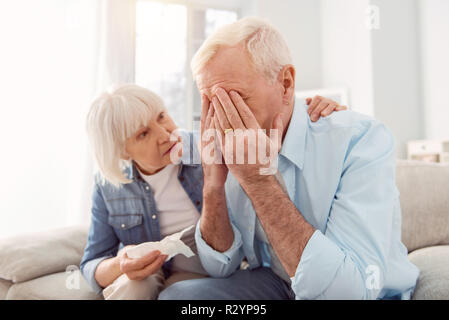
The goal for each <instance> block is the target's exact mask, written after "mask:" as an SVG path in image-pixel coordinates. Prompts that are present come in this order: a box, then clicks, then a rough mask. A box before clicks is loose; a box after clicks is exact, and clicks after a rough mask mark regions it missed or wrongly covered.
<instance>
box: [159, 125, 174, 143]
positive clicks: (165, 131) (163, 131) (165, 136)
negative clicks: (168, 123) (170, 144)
mask: <svg viewBox="0 0 449 320" xmlns="http://www.w3.org/2000/svg"><path fill="white" fill-rule="evenodd" d="M157 131H158V139H159V142H160V143H163V142H167V141H169V140H170V135H171V130H170V128H168V127H165V126H163V125H158V130H157Z"/></svg>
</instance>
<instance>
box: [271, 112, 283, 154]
mask: <svg viewBox="0 0 449 320" xmlns="http://www.w3.org/2000/svg"><path fill="white" fill-rule="evenodd" d="M272 128H273V129H274V130H277V140H278V141H277V143H278V149H280V148H281V143H282V133H283V132H284V122H283V121H282V114H281V113H279V114H278V115H276V116H275V117H274V119H273V125H272Z"/></svg>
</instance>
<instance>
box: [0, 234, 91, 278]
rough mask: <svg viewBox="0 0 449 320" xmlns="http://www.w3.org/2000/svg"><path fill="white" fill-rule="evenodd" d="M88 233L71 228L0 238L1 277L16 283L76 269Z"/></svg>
mask: <svg viewBox="0 0 449 320" xmlns="http://www.w3.org/2000/svg"><path fill="white" fill-rule="evenodd" d="M87 233H88V226H74V227H67V228H58V229H53V230H50V231H48V232H39V233H28V234H24V235H19V236H13V237H7V238H3V239H0V278H3V279H5V280H11V281H13V282H14V283H17V282H22V281H27V280H31V279H34V278H37V277H40V276H43V275H47V274H51V273H55V272H61V271H65V270H66V268H67V267H68V266H70V265H77V266H78V265H79V263H80V261H81V258H82V255H83V253H84V247H85V246H86V242H87Z"/></svg>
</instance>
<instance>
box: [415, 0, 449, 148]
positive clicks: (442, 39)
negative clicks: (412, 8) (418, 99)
mask: <svg viewBox="0 0 449 320" xmlns="http://www.w3.org/2000/svg"><path fill="white" fill-rule="evenodd" d="M418 8H419V13H420V15H419V18H420V20H421V33H420V36H421V59H422V60H421V61H422V72H421V74H422V97H423V106H424V110H425V111H424V119H425V135H426V138H429V139H449V1H447V0H420V1H419V7H418Z"/></svg>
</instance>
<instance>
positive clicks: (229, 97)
mask: <svg viewBox="0 0 449 320" xmlns="http://www.w3.org/2000/svg"><path fill="white" fill-rule="evenodd" d="M306 102H307V105H309V108H308V110H307V112H308V114H309V115H310V118H311V120H312V121H317V120H318V119H319V118H320V117H321V116H323V117H325V116H328V115H329V114H331V113H332V112H334V111H340V110H346V109H347V107H346V106H340V105H339V104H338V103H336V102H335V101H333V100H331V99H328V98H323V97H321V96H315V97H313V99H312V98H307V99H306ZM201 110H202V112H201V141H200V150H201V159H202V163H203V170H204V177H205V186H207V187H223V186H224V183H225V182H226V177H227V173H228V170H231V172H232V173H233V175H234V177H235V178H236V179H237V180H238V181H239V182H240V184H241V185H242V186H243V185H244V184H245V183H246V182H250V181H257V180H258V178H259V179H260V178H263V176H266V175H271V174H274V173H275V172H276V169H277V162H276V161H277V153H278V152H279V150H280V147H281V142H282V133H283V129H284V126H283V123H282V119H281V114H278V115H276V116H275V117H274V120H273V124H272V130H271V131H270V132H265V131H264V130H262V129H261V128H260V125H259V123H258V122H257V120H256V118H255V117H254V115H253V113H252V112H251V110H250V109H249V107H248V105H247V104H246V103H245V102H244V100H243V99H242V97H241V96H240V95H239V94H238V93H237V92H235V91H230V92H229V93H227V92H226V91H225V90H224V89H222V88H219V89H217V92H216V96H214V97H213V98H212V102H211V101H209V99H208V98H207V97H206V96H203V97H202V109H201ZM211 139H213V141H214V143H211Z"/></svg>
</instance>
